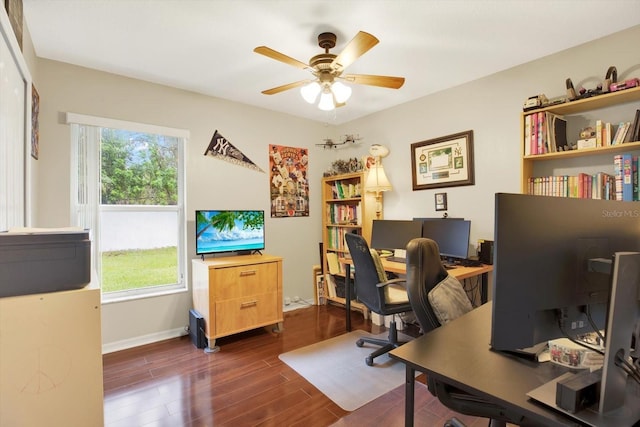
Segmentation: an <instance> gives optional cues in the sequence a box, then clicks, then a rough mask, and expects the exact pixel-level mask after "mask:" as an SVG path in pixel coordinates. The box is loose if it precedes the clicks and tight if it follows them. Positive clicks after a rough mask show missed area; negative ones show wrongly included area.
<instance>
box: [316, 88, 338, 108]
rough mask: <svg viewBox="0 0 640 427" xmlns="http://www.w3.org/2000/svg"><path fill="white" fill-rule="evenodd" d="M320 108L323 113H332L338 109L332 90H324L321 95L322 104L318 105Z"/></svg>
mask: <svg viewBox="0 0 640 427" xmlns="http://www.w3.org/2000/svg"><path fill="white" fill-rule="evenodd" d="M318 108H319V109H321V110H322V111H331V110H333V109H334V108H336V106H335V104H334V102H333V93H331V91H330V90H323V91H322V94H321V95H320V102H319V103H318Z"/></svg>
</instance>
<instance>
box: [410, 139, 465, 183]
mask: <svg viewBox="0 0 640 427" xmlns="http://www.w3.org/2000/svg"><path fill="white" fill-rule="evenodd" d="M411 176H412V181H413V182H412V184H413V190H414V191H416V190H428V189H432V188H443V187H457V186H462V185H474V184H475V177H474V170H473V130H468V131H464V132H458V133H454V134H451V135H446V136H441V137H439V138H434V139H429V140H426V141H421V142H416V143H413V144H411Z"/></svg>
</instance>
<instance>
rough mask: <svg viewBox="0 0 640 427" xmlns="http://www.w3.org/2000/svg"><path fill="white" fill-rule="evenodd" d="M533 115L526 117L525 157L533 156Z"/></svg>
mask: <svg viewBox="0 0 640 427" xmlns="http://www.w3.org/2000/svg"><path fill="white" fill-rule="evenodd" d="M530 141H531V114H528V115H526V116H525V117H524V155H525V156H529V155H531V143H530Z"/></svg>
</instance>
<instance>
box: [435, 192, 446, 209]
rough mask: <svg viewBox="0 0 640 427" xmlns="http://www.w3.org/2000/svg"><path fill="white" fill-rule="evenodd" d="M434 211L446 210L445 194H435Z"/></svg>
mask: <svg viewBox="0 0 640 427" xmlns="http://www.w3.org/2000/svg"><path fill="white" fill-rule="evenodd" d="M435 198H436V211H446V210H447V193H436V195H435Z"/></svg>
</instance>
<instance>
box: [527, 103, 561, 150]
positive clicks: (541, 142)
mask: <svg viewBox="0 0 640 427" xmlns="http://www.w3.org/2000/svg"><path fill="white" fill-rule="evenodd" d="M569 149H570V147H569V144H568V142H567V121H566V120H565V119H564V117H562V116H559V115H557V114H553V113H550V112H548V111H539V112H537V113H533V114H528V115H527V116H525V118H524V155H525V156H530V155H538V154H547V153H555V152H557V151H568V150H569Z"/></svg>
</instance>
